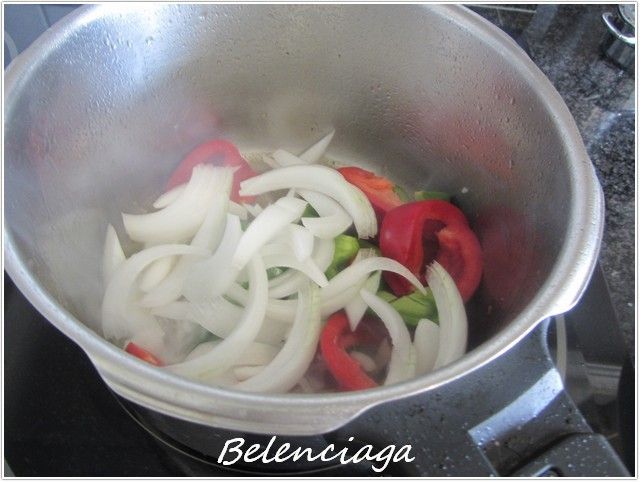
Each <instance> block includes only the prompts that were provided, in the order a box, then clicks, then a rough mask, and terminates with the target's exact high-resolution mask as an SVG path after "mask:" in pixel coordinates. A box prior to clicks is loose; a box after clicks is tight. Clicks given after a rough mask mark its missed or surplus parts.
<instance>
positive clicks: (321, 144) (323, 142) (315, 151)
mask: <svg viewBox="0 0 640 482" xmlns="http://www.w3.org/2000/svg"><path fill="white" fill-rule="evenodd" d="M335 133H336V131H335V129H333V130H331V132H329V133H328V134H327V135H326V136H324V137H323V138H322V139H320V140H319V141H318V142H316V143H315V144H313V145H312V146H311V147H309V148H308V149H307V150H306V151H304V152H303V153H302V154H300V156H299V158H300V159H302V160H303V161H304V162H306V163H307V164H315V163H316V162H318V161H319V160H320V159H322V156H324V153H325V151H326V150H327V147H329V144H330V143H331V140H332V139H333V135H334V134H335Z"/></svg>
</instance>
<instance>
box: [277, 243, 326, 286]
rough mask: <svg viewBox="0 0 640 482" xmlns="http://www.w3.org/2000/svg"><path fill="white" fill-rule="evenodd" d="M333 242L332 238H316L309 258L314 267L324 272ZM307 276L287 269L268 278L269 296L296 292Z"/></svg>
mask: <svg viewBox="0 0 640 482" xmlns="http://www.w3.org/2000/svg"><path fill="white" fill-rule="evenodd" d="M334 250H335V244H334V242H333V240H328V239H318V240H316V242H315V247H314V249H313V253H312V255H311V260H312V261H313V262H314V264H315V265H316V267H317V268H318V269H319V270H320V271H321V272H322V273H323V274H324V272H325V271H326V270H327V268H328V267H329V265H330V264H331V261H332V260H333V251H334ZM306 280H307V277H306V276H305V275H304V274H303V273H301V272H299V271H295V270H288V271H287V272H286V273H283V274H281V275H280V276H278V277H277V278H274V279H272V280H269V298H285V297H287V296H290V295H293V294H295V293H297V292H298V290H299V289H300V287H301V285H302V284H303V283H305V282H306Z"/></svg>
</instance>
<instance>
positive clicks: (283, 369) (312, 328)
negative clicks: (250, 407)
mask: <svg viewBox="0 0 640 482" xmlns="http://www.w3.org/2000/svg"><path fill="white" fill-rule="evenodd" d="M320 329H321V323H320V297H319V293H318V289H317V287H315V286H313V285H311V284H307V286H305V287H303V288H302V289H301V290H300V292H299V293H298V309H297V311H296V318H295V321H294V322H293V327H292V329H291V333H290V334H289V338H288V339H287V341H286V343H285V344H284V346H283V347H282V350H280V352H279V353H278V354H277V355H276V357H275V358H274V359H273V360H272V361H271V363H269V364H268V365H267V366H266V367H264V369H263V370H261V371H260V372H259V373H258V374H256V375H255V376H253V377H251V378H249V379H248V380H245V381H244V382H241V383H238V384H237V385H236V386H235V387H234V388H236V389H238V390H247V391H252V392H286V391H288V390H290V389H291V388H293V387H294V386H295V385H296V384H297V383H298V382H299V381H300V379H301V378H302V377H303V376H304V374H305V373H306V371H307V369H308V368H309V365H310V364H311V361H312V360H313V357H314V356H315V353H316V348H317V346H318V339H319V337H320Z"/></svg>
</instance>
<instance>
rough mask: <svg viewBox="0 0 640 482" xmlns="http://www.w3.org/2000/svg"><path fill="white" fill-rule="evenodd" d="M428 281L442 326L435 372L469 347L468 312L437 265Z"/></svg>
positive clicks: (434, 264) (458, 293) (445, 272)
mask: <svg viewBox="0 0 640 482" xmlns="http://www.w3.org/2000/svg"><path fill="white" fill-rule="evenodd" d="M427 282H428V283H429V287H430V288H431V291H432V292H433V297H434V299H435V301H436V308H437V309H438V319H439V326H440V330H439V331H440V337H439V349H438V357H437V358H436V361H435V364H434V367H433V368H434V370H437V369H438V368H440V367H443V366H445V365H448V364H449V363H452V362H454V361H455V360H457V359H458V358H460V357H461V356H462V355H464V352H465V350H466V347H467V313H466V312H465V310H464V302H463V301H462V297H461V296H460V292H459V291H458V288H457V287H456V283H455V281H453V279H452V278H451V276H450V275H449V273H447V271H446V270H445V269H444V268H443V267H442V266H440V264H438V263H437V262H435V261H434V262H433V263H432V264H431V265H430V266H428V267H427Z"/></svg>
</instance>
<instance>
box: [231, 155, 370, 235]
mask: <svg viewBox="0 0 640 482" xmlns="http://www.w3.org/2000/svg"><path fill="white" fill-rule="evenodd" d="M290 188H295V189H309V190H312V191H318V192H321V193H323V194H326V195H327V196H329V197H331V198H333V199H335V200H336V201H338V203H340V205H341V206H342V207H343V208H344V209H345V210H346V211H347V213H348V214H349V216H351V219H353V222H354V224H355V227H356V231H357V232H358V236H359V237H360V238H371V237H374V236H375V235H376V233H377V232H378V222H377V220H376V215H375V213H374V211H373V207H372V206H371V203H370V202H369V200H368V199H367V197H366V196H365V195H364V194H363V193H362V191H360V190H359V189H357V188H355V187H354V186H352V185H351V184H349V183H348V182H347V181H346V180H345V179H344V177H342V175H341V174H340V173H339V172H338V171H336V170H335V169H331V168H329V167H326V166H317V165H310V166H289V167H282V168H279V169H273V170H271V171H268V172H265V173H263V174H260V175H258V176H254V177H252V178H250V179H247V180H245V181H243V182H242V183H241V184H240V195H242V196H252V195H258V194H263V193H265V192H269V191H277V190H279V189H290Z"/></svg>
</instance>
